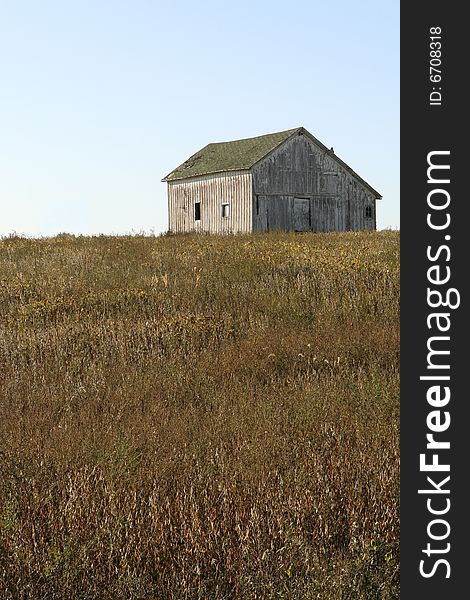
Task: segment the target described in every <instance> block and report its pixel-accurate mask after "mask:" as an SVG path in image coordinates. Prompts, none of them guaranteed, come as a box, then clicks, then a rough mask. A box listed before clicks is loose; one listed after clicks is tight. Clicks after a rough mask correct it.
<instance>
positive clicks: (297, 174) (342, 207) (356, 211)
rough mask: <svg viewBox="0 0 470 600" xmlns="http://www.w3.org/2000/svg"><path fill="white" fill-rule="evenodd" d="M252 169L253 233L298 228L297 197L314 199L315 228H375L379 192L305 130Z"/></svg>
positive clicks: (311, 213) (313, 222)
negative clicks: (357, 177) (372, 188)
mask: <svg viewBox="0 0 470 600" xmlns="http://www.w3.org/2000/svg"><path fill="white" fill-rule="evenodd" d="M252 173H253V209H252V210H253V230H254V231H272V230H294V229H295V223H294V198H296V197H297V198H308V199H309V201H310V229H311V230H312V231H347V230H353V231H359V230H364V229H365V230H373V229H375V223H376V219H375V197H374V195H373V194H372V193H371V192H370V190H369V189H368V188H366V187H365V186H364V185H363V184H362V183H361V182H360V181H359V180H358V179H356V178H355V177H354V176H353V175H352V174H351V173H350V172H349V171H348V170H347V169H345V168H344V167H343V166H342V165H340V164H339V163H338V162H337V161H336V160H335V158H334V155H332V153H330V152H325V150H324V149H322V148H320V147H319V146H317V145H316V144H315V143H314V142H313V141H312V140H311V139H310V138H308V137H307V136H305V135H303V134H301V135H296V136H294V137H293V138H291V139H290V140H287V141H286V142H285V143H284V144H282V145H281V146H280V147H279V148H278V149H276V150H275V151H274V152H273V153H272V154H270V155H269V156H267V157H266V158H265V159H263V160H262V161H261V162H260V163H258V164H257V165H255V166H254V167H253V168H252ZM366 206H370V207H371V209H372V213H371V214H372V216H371V217H370V218H367V217H366Z"/></svg>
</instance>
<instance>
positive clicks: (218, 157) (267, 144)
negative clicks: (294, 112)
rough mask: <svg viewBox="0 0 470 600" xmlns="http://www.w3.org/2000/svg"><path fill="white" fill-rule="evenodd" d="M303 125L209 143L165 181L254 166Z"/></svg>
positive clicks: (240, 169)
mask: <svg viewBox="0 0 470 600" xmlns="http://www.w3.org/2000/svg"><path fill="white" fill-rule="evenodd" d="M299 129H301V128H300V127H299V128H296V129H288V130H287V131H280V132H278V133H269V134H267V135H260V136H258V137H253V138H247V139H244V140H234V141H232V142H219V143H215V144H208V145H207V146H205V147H204V148H202V149H201V150H199V152H196V154H193V155H192V156H191V157H190V158H188V160H186V161H185V162H184V163H183V164H181V165H180V166H179V167H176V169H175V170H174V171H172V172H171V173H170V174H169V175H167V176H166V177H165V178H164V179H163V181H173V180H175V179H186V178H187V177H196V176H198V175H209V174H212V173H223V172H225V171H242V170H245V169H250V168H251V167H252V166H253V165H254V164H255V163H257V162H258V161H259V160H261V159H262V158H264V157H265V156H266V155H267V154H269V153H270V152H272V150H274V149H275V148H277V146H279V145H280V144H282V142H284V141H285V140H286V139H287V138H288V137H289V136H291V135H292V134H293V133H295V132H296V131H298V130H299Z"/></svg>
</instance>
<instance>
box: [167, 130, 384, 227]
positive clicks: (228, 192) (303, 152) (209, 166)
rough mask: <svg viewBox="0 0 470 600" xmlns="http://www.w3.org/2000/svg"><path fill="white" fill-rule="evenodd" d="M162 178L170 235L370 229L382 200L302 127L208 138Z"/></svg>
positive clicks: (373, 225)
mask: <svg viewBox="0 0 470 600" xmlns="http://www.w3.org/2000/svg"><path fill="white" fill-rule="evenodd" d="M162 181H166V182H167V183H168V215H169V231H170V232H173V233H180V232H191V231H195V232H208V233H246V232H252V231H275V230H281V231H349V230H353V231H358V230H367V229H368V230H373V229H376V200H378V199H380V198H381V195H380V194H379V193H378V192H377V191H376V190H374V188H373V187H371V186H370V185H369V184H368V183H367V182H366V181H364V179H362V178H361V177H359V175H358V174H357V173H355V172H354V171H353V170H352V169H351V168H350V167H349V166H348V165H347V164H346V163H344V162H343V161H342V160H341V159H340V158H338V157H337V156H336V154H335V153H334V151H333V148H331V149H328V148H327V147H326V146H324V145H323V144H322V143H321V142H320V141H319V140H317V139H316V138H315V137H314V136H313V135H311V134H310V133H309V132H308V131H307V130H306V129H304V128H303V127H298V128H297V129H290V130H288V131H281V132H279V133H271V134H268V135H262V136H259V137H254V138H249V139H244V140H235V141H232V142H221V143H216V144H208V145H207V146H205V147H204V148H202V150H199V152H197V153H196V154H194V155H193V156H191V157H190V158H188V160H186V161H185V162H184V163H183V164H181V165H180V166H179V167H177V168H176V169H175V170H174V171H172V172H171V173H170V174H169V175H167V176H166V177H164V179H163V180H162Z"/></svg>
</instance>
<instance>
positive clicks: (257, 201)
mask: <svg viewBox="0 0 470 600" xmlns="http://www.w3.org/2000/svg"><path fill="white" fill-rule="evenodd" d="M256 214H257V215H259V196H258V194H256Z"/></svg>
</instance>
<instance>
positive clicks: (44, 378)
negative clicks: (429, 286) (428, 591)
mask: <svg viewBox="0 0 470 600" xmlns="http://www.w3.org/2000/svg"><path fill="white" fill-rule="evenodd" d="M398 261H399V234H398V233H397V232H390V231H386V232H374V233H343V234H305V235H294V234H265V235H252V236H236V237H235V236H234V237H206V236H200V237H197V236H190V235H188V236H162V237H158V238H155V237H139V236H129V237H104V236H103V237H93V238H87V237H74V236H68V235H61V236H58V237H56V238H53V239H39V240H29V239H22V238H13V237H12V238H6V239H3V240H2V241H1V242H0V311H1V314H2V322H1V325H0V365H1V372H2V373H3V376H2V379H1V382H0V394H1V399H0V439H2V441H3V452H2V453H1V454H0V474H1V475H0V573H1V577H0V596H1V597H2V598H4V599H5V600H6V599H8V598H15V599H16V598H32V599H33V598H34V599H37V598H43V597H44V598H45V597H47V598H69V599H75V598H77V599H78V598H83V599H85V598H100V599H111V598H112V599H113V600H117V599H120V598H122V599H138V598H139V599H140V598H142V599H143V598H181V599H182V598H214V599H222V598H241V599H244V598H263V599H264V598H322V599H328V598H332V599H333V598H335V599H337V598H341V597H342V598H348V599H354V598H358V599H359V598H398V586H399V564H398V559H399V557H398V552H399V548H398V544H399V263H398Z"/></svg>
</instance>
